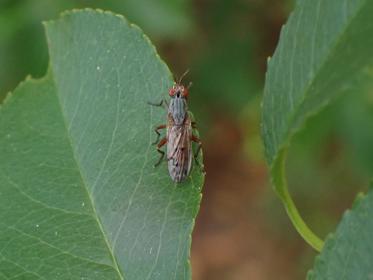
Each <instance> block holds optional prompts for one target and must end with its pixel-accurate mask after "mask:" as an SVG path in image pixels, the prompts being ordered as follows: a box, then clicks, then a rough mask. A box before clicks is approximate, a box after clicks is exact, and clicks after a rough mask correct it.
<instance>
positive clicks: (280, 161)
mask: <svg viewBox="0 0 373 280" xmlns="http://www.w3.org/2000/svg"><path fill="white" fill-rule="evenodd" d="M286 153H287V149H286V148H284V149H282V150H281V152H279V154H278V157H277V158H276V159H275V161H274V164H273V165H272V178H273V183H274V186H275V190H276V192H277V194H278V195H279V197H280V199H281V201H282V202H283V204H284V206H285V209H286V212H287V214H288V216H289V218H290V220H291V222H292V223H293V225H294V227H295V228H296V230H297V231H298V233H299V234H300V235H301V236H302V237H303V239H304V240H305V241H306V242H307V243H308V244H309V245H311V246H312V247H313V248H314V249H315V250H316V251H319V252H321V250H322V247H323V245H324V242H323V241H322V240H321V239H320V238H319V237H318V236H317V235H316V234H315V233H313V231H312V230H311V229H310V228H309V227H308V226H307V224H306V223H305V222H304V221H303V219H302V217H301V216H300V214H299V212H298V209H297V207H296V206H295V204H294V201H293V199H292V198H291V196H290V193H289V190H288V184H287V180H286V172H285V161H286Z"/></svg>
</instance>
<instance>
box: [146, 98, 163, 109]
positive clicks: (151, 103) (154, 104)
mask: <svg viewBox="0 0 373 280" xmlns="http://www.w3.org/2000/svg"><path fill="white" fill-rule="evenodd" d="M148 104H149V105H151V106H157V107H161V106H163V107H165V108H166V109H168V102H167V100H166V99H162V100H161V102H159V103H153V102H150V101H148Z"/></svg>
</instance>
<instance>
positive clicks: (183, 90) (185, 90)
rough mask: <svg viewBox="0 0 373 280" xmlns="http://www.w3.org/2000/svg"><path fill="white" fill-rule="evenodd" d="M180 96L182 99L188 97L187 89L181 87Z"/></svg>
mask: <svg viewBox="0 0 373 280" xmlns="http://www.w3.org/2000/svg"><path fill="white" fill-rule="evenodd" d="M181 94H182V96H183V97H188V95H189V91H188V89H187V88H185V87H183V88H182V89H181Z"/></svg>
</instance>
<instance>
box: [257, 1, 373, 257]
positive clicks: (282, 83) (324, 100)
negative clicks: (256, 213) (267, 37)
mask: <svg viewBox="0 0 373 280" xmlns="http://www.w3.org/2000/svg"><path fill="white" fill-rule="evenodd" d="M372 14H373V2H372V1H369V0H343V1H340V0H331V1H322V0H317V1H313V0H300V1H298V2H297V5H296V8H295V11H294V12H293V14H292V15H291V16H290V18H289V20H288V22H287V24H286V25H285V26H284V28H283V29H282V31H281V36H280V41H279V44H278V46H277V48H276V51H275V53H274V55H273V58H272V59H270V60H269V63H268V72H267V74H266V82H265V90H264V91H265V92H264V98H263V117H262V118H263V127H262V135H263V139H264V145H265V151H266V157H267V160H268V163H269V164H270V168H271V174H272V179H273V183H274V185H275V189H276V191H277V193H278V194H279V196H280V198H281V199H282V201H283V202H284V204H285V208H286V210H287V212H288V215H289V216H290V218H291V220H292V222H293V224H294V226H295V227H296V229H297V230H298V232H299V233H300V234H301V235H302V236H303V238H304V239H305V240H306V241H307V242H308V243H309V244H310V245H311V246H313V247H314V248H315V249H317V250H320V249H321V247H322V241H321V240H320V239H319V238H318V237H317V236H316V235H315V234H314V233H313V232H312V231H311V230H310V229H309V228H308V227H307V225H306V224H305V223H304V222H303V220H302V218H301V217H300V215H299V213H298V211H297V209H296V207H295V205H294V202H293V201H292V199H291V196H290V194H289V192H288V189H287V183H286V177H285V167H284V165H285V159H286V152H287V149H288V146H289V144H290V140H291V138H292V137H293V135H294V134H295V133H296V132H297V131H298V130H299V129H301V128H302V127H303V126H304V123H305V122H306V120H307V119H308V118H309V117H310V116H312V115H313V114H316V113H317V112H318V111H320V110H321V108H323V107H324V106H325V105H327V104H328V103H329V102H330V100H331V99H332V98H333V97H335V96H336V95H338V94H340V93H341V92H343V91H346V90H349V89H352V88H354V87H355V86H356V83H355V80H356V78H357V77H358V75H359V74H360V73H361V70H362V69H363V68H364V67H365V66H367V65H371V64H372V59H373V56H372V55H371V52H372V49H373V36H372V34H373V22H372V20H371V15H372Z"/></svg>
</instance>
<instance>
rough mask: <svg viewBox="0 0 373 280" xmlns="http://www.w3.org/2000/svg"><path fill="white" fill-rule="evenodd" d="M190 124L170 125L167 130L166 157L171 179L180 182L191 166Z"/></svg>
mask: <svg viewBox="0 0 373 280" xmlns="http://www.w3.org/2000/svg"><path fill="white" fill-rule="evenodd" d="M191 132H192V131H191V126H190V125H181V126H176V125H175V126H171V127H169V130H168V143H167V159H168V171H169V173H170V176H171V178H172V180H174V181H175V182H181V181H183V180H184V179H185V178H187V177H188V175H189V173H190V170H191V168H192V159H193V152H192V144H191V141H190V137H191Z"/></svg>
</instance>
